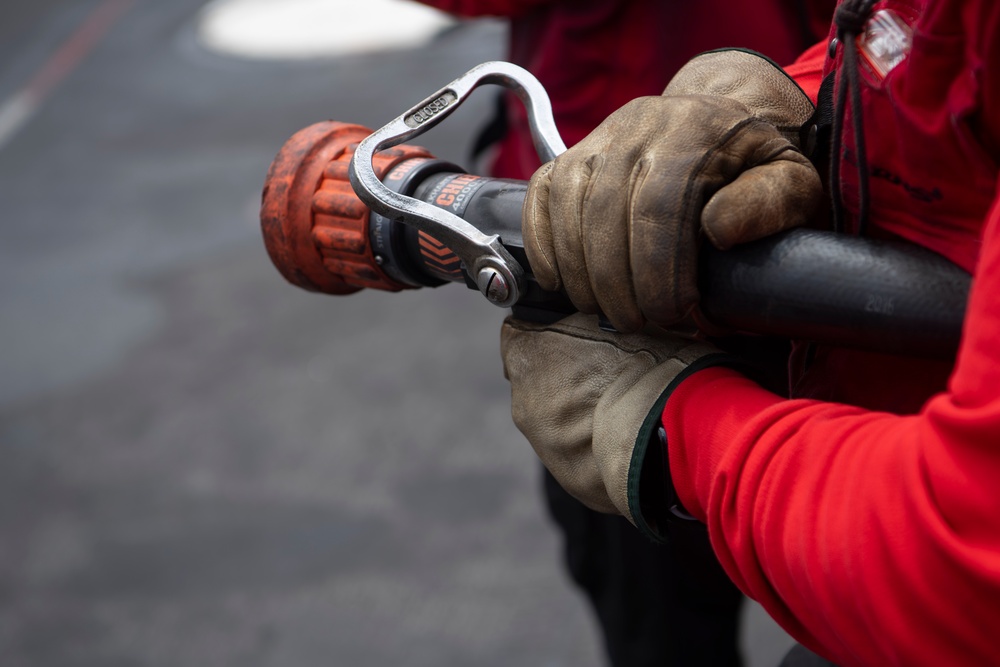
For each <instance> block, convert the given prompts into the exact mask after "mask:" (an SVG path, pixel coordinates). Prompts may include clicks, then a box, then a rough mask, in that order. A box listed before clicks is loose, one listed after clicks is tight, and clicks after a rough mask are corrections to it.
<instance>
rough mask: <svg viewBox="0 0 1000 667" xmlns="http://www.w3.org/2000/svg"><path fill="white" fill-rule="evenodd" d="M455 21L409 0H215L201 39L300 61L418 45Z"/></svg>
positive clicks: (246, 54) (233, 50)
mask: <svg viewBox="0 0 1000 667" xmlns="http://www.w3.org/2000/svg"><path fill="white" fill-rule="evenodd" d="M454 23H455V19H453V18H451V17H450V16H448V15H447V14H444V13H443V12H439V11H438V10H436V9H433V8H431V7H427V6H426V5H421V4H418V3H416V2H412V1H410V0H280V2H279V1H277V0H215V1H214V2H212V3H210V4H209V5H207V6H206V7H205V8H204V9H203V10H202V12H201V15H200V17H199V21H198V39H199V41H200V42H201V44H202V45H203V46H205V47H206V48H208V49H211V50H213V51H218V52H221V53H226V54H229V55H233V56H238V57H242V58H252V59H269V60H301V59H310V58H324V57H333V56H342V55H347V54H352V53H370V52H373V51H389V50H394V49H405V48H415V47H419V46H421V45H423V44H426V43H427V42H429V41H430V40H431V39H432V38H433V37H434V35H436V34H437V33H438V32H440V31H441V30H442V29H444V28H446V27H448V26H450V25H453V24H454Z"/></svg>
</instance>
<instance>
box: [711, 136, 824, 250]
mask: <svg viewBox="0 0 1000 667" xmlns="http://www.w3.org/2000/svg"><path fill="white" fill-rule="evenodd" d="M822 197H823V185H822V183H821V182H820V178H819V174H818V173H817V172H816V169H815V168H814V167H813V166H812V164H810V162H809V160H807V159H806V158H805V157H804V156H802V155H801V154H800V153H798V152H796V151H794V150H792V149H791V148H789V149H788V150H786V151H784V152H782V153H781V154H780V155H778V156H777V158H776V159H773V160H771V161H768V162H765V163H763V164H760V165H758V166H756V167H753V168H751V169H749V170H747V171H744V172H743V173H742V174H740V175H739V177H737V178H736V180H734V181H733V182H731V183H729V184H728V185H726V186H725V187H723V188H721V189H720V190H718V191H717V192H716V193H715V194H714V195H713V196H712V197H711V198H710V199H709V200H708V202H707V203H706V204H705V207H704V208H703V209H702V213H701V226H702V229H703V231H704V232H705V236H706V237H707V238H708V240H709V241H710V242H711V243H712V245H714V246H715V247H716V248H719V249H720V250H727V249H729V248H731V247H733V246H734V245H738V244H740V243H748V242H750V241H754V240H757V239H759V238H763V237H765V236H770V235H771V234H775V233H777V232H780V231H783V230H785V229H791V228H793V227H799V226H802V225H805V224H808V223H809V222H810V221H811V220H812V219H813V217H814V216H815V215H816V211H817V209H818V207H819V203H820V201H821V200H822Z"/></svg>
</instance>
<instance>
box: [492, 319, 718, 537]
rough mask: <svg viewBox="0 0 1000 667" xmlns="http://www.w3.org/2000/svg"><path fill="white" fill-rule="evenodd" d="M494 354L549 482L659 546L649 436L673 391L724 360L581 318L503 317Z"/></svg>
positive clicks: (679, 342) (654, 456)
mask: <svg viewBox="0 0 1000 667" xmlns="http://www.w3.org/2000/svg"><path fill="white" fill-rule="evenodd" d="M500 351H501V354H502V356H503V364H504V377H506V378H507V379H508V380H509V381H510V386H511V413H512V415H513V417H514V423H515V424H516V425H517V428H518V429H519V430H520V431H521V433H523V434H524V435H525V437H526V438H527V439H528V442H530V443H531V446H532V447H533V448H534V450H535V452H536V453H537V454H538V457H539V458H540V459H541V460H542V463H544V464H545V467H546V468H548V469H549V472H551V473H552V475H553V476H554V477H555V478H556V481H558V482H559V484H560V485H562V487H563V488H564V489H566V491H568V492H569V493H570V495H572V496H573V497H575V498H576V499H577V500H579V501H580V502H582V503H583V504H584V505H586V506H587V507H590V508H591V509H594V510H597V511H599V512H606V513H611V514H621V515H622V516H624V517H625V518H626V519H628V520H629V521H631V522H632V524H633V525H635V526H636V527H638V528H639V529H640V530H642V531H643V532H644V533H646V534H647V535H649V536H650V537H653V538H654V539H657V540H659V541H662V540H663V536H662V525H663V523H664V522H663V521H662V520H661V519H660V517H659V514H660V512H662V511H665V510H666V509H667V506H666V502H665V499H664V493H665V491H666V483H667V480H666V479H665V477H664V466H663V461H662V458H661V457H662V456H663V454H664V452H663V451H662V447H660V446H659V445H658V444H657V445H656V446H654V447H649V446H648V444H649V442H650V437H651V436H652V435H654V434H655V432H656V428H657V427H658V426H659V425H660V413H661V412H662V410H663V406H664V404H665V403H666V401H667V397H668V396H669V394H670V391H672V390H673V388H674V387H675V386H676V385H677V384H679V383H680V381H681V380H683V379H684V378H685V377H687V376H688V375H689V374H690V373H692V372H694V371H695V370H699V369H701V368H707V367H708V366H712V365H718V364H721V363H723V362H725V361H727V360H729V359H730V358H729V356H728V355H725V354H723V353H721V352H719V351H718V350H717V349H716V348H714V347H712V346H710V345H706V344H704V343H700V342H695V341H691V340H687V339H683V338H679V337H664V338H654V337H651V336H647V335H643V334H618V333H611V332H607V331H603V330H601V329H600V328H599V327H598V325H597V318H596V317H594V316H591V315H584V314H582V313H576V314H574V315H570V316H569V317H567V318H566V319H563V320H561V321H559V322H556V323H555V324H548V325H543V324H535V323H532V322H525V321H521V320H515V319H513V318H511V317H508V318H507V319H506V320H505V321H504V324H503V327H502V329H501V333H500Z"/></svg>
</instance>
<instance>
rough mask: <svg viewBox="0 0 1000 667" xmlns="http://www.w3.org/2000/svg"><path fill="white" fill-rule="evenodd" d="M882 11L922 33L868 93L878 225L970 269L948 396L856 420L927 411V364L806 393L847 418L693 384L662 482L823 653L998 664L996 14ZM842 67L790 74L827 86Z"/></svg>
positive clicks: (881, 367) (736, 384) (849, 661)
mask: <svg viewBox="0 0 1000 667" xmlns="http://www.w3.org/2000/svg"><path fill="white" fill-rule="evenodd" d="M886 7H891V8H894V9H895V10H896V11H897V12H898V13H899V14H900V15H902V16H905V17H907V20H908V21H909V22H910V23H911V25H912V26H913V29H914V31H913V44H912V50H911V51H910V53H909V56H908V57H907V58H906V59H905V60H904V61H903V62H902V63H901V64H899V65H898V66H897V67H896V68H895V69H893V70H892V71H891V72H890V73H889V74H888V75H887V76H886V77H885V79H884V80H882V81H879V80H878V79H877V77H874V76H872V75H871V73H869V72H865V73H864V77H863V79H864V81H863V84H862V89H863V97H864V123H865V127H866V128H867V131H866V132H865V136H866V139H867V145H868V164H869V170H870V174H871V188H872V190H871V191H872V207H871V212H872V220H871V223H870V224H871V225H873V229H872V233H873V234H875V235H887V236H888V235H895V236H900V237H903V238H906V239H909V240H911V241H915V242H917V243H920V244H922V245H925V246H927V247H930V248H931V249H933V250H936V251H938V252H940V253H942V254H944V255H945V256H947V257H949V258H951V259H952V260H954V261H956V262H958V263H959V264H961V265H963V266H965V267H966V268H968V269H969V270H972V271H974V275H975V280H974V287H973V291H972V295H971V299H970V303H969V307H968V312H967V316H966V321H965V327H964V334H963V340H962V344H961V349H960V352H959V356H958V360H957V362H956V363H955V364H954V368H953V370H952V371H951V373H950V377H949V379H948V380H947V386H946V387H944V386H942V388H941V391H940V393H937V394H936V395H934V396H932V397H929V400H927V401H926V403H925V404H923V406H922V407H920V406H919V405H914V406H913V408H912V409H911V410H906V409H899V410H897V409H894V410H892V411H883V412H877V411H872V410H870V409H865V408H863V407H856V406H857V405H866V404H867V405H870V404H873V403H879V402H887V403H893V402H894V400H893V398H894V397H895V396H905V397H907V398H906V400H904V401H901V402H902V403H905V402H907V401H908V400H909V399H910V398H914V397H917V396H919V395H920V391H921V390H922V389H921V390H916V391H910V386H909V385H910V383H911V381H912V380H919V379H920V377H918V376H919V373H914V371H913V369H914V368H917V369H920V368H922V367H921V366H920V365H919V364H912V363H910V362H907V361H906V360H900V359H892V358H891V357H885V356H882V357H875V356H874V355H869V356H868V357H865V358H866V360H867V361H872V363H870V364H859V363H858V362H859V360H860V359H861V358H862V355H857V354H855V353H850V352H847V351H832V352H831V354H830V355H827V356H826V357H825V359H820V360H819V368H820V371H821V372H819V373H817V374H816V375H815V376H814V378H813V379H814V380H817V381H816V382H815V383H814V384H813V385H812V386H813V388H815V387H820V388H823V389H826V390H829V391H831V392H832V393H833V394H835V395H837V396H839V397H841V400H843V401H844V402H841V403H833V402H822V401H815V400H785V399H782V398H781V397H779V396H776V395H774V394H771V393H769V392H767V391H765V390H764V389H762V388H760V387H759V386H757V385H755V384H754V383H753V382H751V381H749V380H747V379H746V378H744V377H743V376H741V375H739V374H737V373H735V372H733V371H730V370H727V369H721V368H716V369H709V370H705V371H701V372H699V373H696V374H695V375H693V376H691V377H690V378H689V379H688V380H686V381H685V382H684V383H682V384H681V385H680V387H679V388H678V389H677V390H676V391H675V392H674V393H673V394H672V396H671V397H670V400H669V401H668V403H667V405H666V408H665V410H664V413H663V422H664V425H665V427H666V429H667V438H668V448H669V459H670V467H671V472H672V476H673V480H674V483H675V485H676V487H677V491H678V494H679V496H680V498H681V500H682V501H683V502H684V504H685V506H686V507H687V508H688V509H689V511H691V512H692V514H694V515H695V516H696V517H698V518H700V519H702V520H704V521H705V522H706V523H707V524H708V527H709V534H710V536H711V539H712V544H713V546H714V548H715V550H716V553H717V554H718V556H719V558H720V560H721V562H722V564H723V566H724V568H725V569H726V571H727V572H728V573H729V575H730V576H731V577H732V578H733V580H734V581H735V582H736V583H737V585H738V586H739V587H740V588H741V589H742V590H743V591H744V592H746V593H747V594H748V595H750V596H751V597H753V598H754V599H756V600H758V601H760V602H761V604H763V605H764V607H765V608H766V609H767V610H768V612H770V614H771V615H772V616H773V617H775V618H776V619H777V620H778V622H779V623H781V625H782V626H783V627H785V628H786V629H787V630H788V631H789V632H790V633H791V634H792V635H793V636H795V637H796V638H797V639H798V640H799V641H801V642H802V643H804V644H806V645H807V646H809V647H810V648H812V649H813V650H815V651H817V652H819V653H821V654H824V655H826V656H828V657H830V658H831V659H833V660H835V661H837V662H838V663H840V664H843V665H853V664H863V665H924V664H926V665H988V664H1000V638H998V636H997V632H998V630H1000V197H998V192H1000V189H998V187H997V185H998V183H997V178H998V170H997V163H998V160H1000V3H996V2H994V1H993V0H964V1H963V0H924V1H920V0H913V1H911V2H880V3H878V4H877V5H876V9H881V8H886ZM842 51H843V49H842V48H840V49H838V61H836V62H831V61H827V62H823V56H822V54H823V53H825V52H826V49H825V46H824V47H823V48H822V49H821V50H820V49H817V50H813V51H811V52H810V53H809V54H808V57H807V58H806V59H805V60H803V61H800V62H799V63H797V64H796V65H795V66H794V67H791V68H789V71H790V72H791V73H793V74H794V75H795V76H797V77H802V80H803V81H807V82H812V84H813V87H815V84H816V83H817V82H818V81H819V78H820V76H821V74H822V73H823V72H829V71H831V70H832V69H833V68H834V67H839V54H840V53H842ZM848 122H849V121H848ZM844 136H845V149H846V156H847V157H846V158H845V160H844V163H843V165H842V167H843V169H842V174H843V178H844V180H845V186H844V191H845V195H846V197H845V199H846V204H847V206H848V208H849V209H850V210H855V208H856V204H857V202H856V197H854V193H855V192H856V182H857V179H856V167H855V166H854V165H853V164H852V162H851V160H850V159H849V158H850V155H851V151H852V150H853V141H852V139H851V132H850V129H849V126H848V128H847V129H845V132H844ZM914 289H919V285H915V286H914ZM831 355H832V357H833V358H831ZM838 355H840V356H839V358H838ZM845 369H846V370H845ZM927 373H933V371H927ZM824 382H825V383H826V384H825V387H824V386H823V385H824ZM935 382H936V380H935V379H934V378H930V379H928V380H927V382H926V383H925V384H926V385H928V386H931V385H933V384H935ZM845 387H846V389H845ZM873 387H876V388H877V390H875V389H873ZM886 397H888V398H889V399H890V400H888V401H886V400H885V399H886ZM855 399H856V400H855ZM847 403H853V404H854V405H853V406H852V405H848V404H847Z"/></svg>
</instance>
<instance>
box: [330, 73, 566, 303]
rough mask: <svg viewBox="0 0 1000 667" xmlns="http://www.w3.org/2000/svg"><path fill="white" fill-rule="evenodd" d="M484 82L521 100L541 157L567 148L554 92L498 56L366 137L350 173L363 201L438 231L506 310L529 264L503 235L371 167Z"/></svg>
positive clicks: (515, 297)
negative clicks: (408, 191) (409, 191)
mask: <svg viewBox="0 0 1000 667" xmlns="http://www.w3.org/2000/svg"><path fill="white" fill-rule="evenodd" d="M483 84H496V85H499V86H503V87H504V88H508V89H510V90H512V91H514V92H515V93H516V94H517V96H518V97H519V98H520V99H521V101H522V102H524V105H525V108H526V109H527V112H528V122H529V126H530V128H531V136H532V139H533V140H534V144H535V150H536V151H537V152H538V156H539V157H540V158H541V159H542V161H543V162H548V161H550V160H552V159H554V158H555V157H556V156H557V155H559V154H560V153H562V152H564V151H565V150H566V145H565V144H564V143H563V140H562V138H561V137H560V136H559V132H558V130H557V129H556V123H555V119H554V118H553V116H552V104H551V103H550V102H549V96H548V94H547V93H546V92H545V89H544V88H543V87H542V85H541V84H540V83H539V82H538V79H536V78H535V77H534V76H533V75H532V74H531V73H530V72H528V71H527V70H525V69H523V68H521V67H518V66H517V65H514V64H511V63H507V62H501V61H493V62H486V63H483V64H481V65H477V66H476V67H473V68H472V69H471V70H469V71H468V72H466V73H465V74H463V75H462V76H460V77H458V78H457V79H455V80H454V81H452V82H451V83H449V84H448V85H447V86H445V87H444V88H442V89H441V90H439V91H437V92H436V93H434V94H433V95H431V96H430V97H428V98H427V99H425V100H423V101H422V102H420V103H419V104H417V105H415V106H414V107H412V108H411V109H409V110H408V111H406V112H404V113H403V114H402V115H400V116H399V117H397V118H396V119H394V120H392V121H390V122H389V123H387V124H386V125H384V126H383V127H381V128H380V129H378V130H376V131H375V132H373V133H372V134H371V135H370V136H368V137H367V138H366V139H364V140H363V141H362V142H361V143H360V144H358V147H357V149H356V150H355V152H354V157H353V158H352V160H351V165H350V168H349V170H348V175H349V177H350V180H351V186H352V187H353V188H354V192H355V193H356V194H357V195H358V197H359V198H360V199H361V201H363V202H364V203H365V204H367V205H368V206H369V207H370V208H371V209H372V210H373V211H375V212H376V213H379V214H381V215H383V216H385V217H386V218H388V219H390V220H395V221H399V222H402V223H404V224H407V225H410V226H412V227H416V228H417V229H420V230H422V231H425V232H427V233H428V234H431V235H432V236H434V237H435V238H436V239H437V240H439V241H440V242H441V243H443V244H444V245H445V246H447V247H448V248H449V249H451V251H452V252H454V253H455V255H457V256H458V258H459V259H460V260H461V261H462V263H463V264H464V265H465V271H466V273H467V274H468V275H469V276H470V277H471V278H472V279H473V280H474V281H475V282H476V284H477V285H478V286H479V290H480V291H481V292H482V293H483V294H484V295H485V296H486V298H487V299H488V300H489V301H490V302H491V303H494V304H496V305H498V306H501V307H504V308H506V307H509V306H512V305H513V304H514V303H516V302H517V301H518V299H519V298H520V296H521V293H522V292H523V289H524V269H523V268H522V267H521V265H520V264H518V262H517V260H515V259H514V258H513V256H511V254H510V253H509V252H508V251H507V249H506V248H504V247H503V245H502V244H501V243H500V238H499V237H498V236H496V235H493V236H488V235H486V234H483V233H482V232H480V231H479V230H478V229H476V228H475V227H473V226H472V225H471V224H469V223H468V222H466V221H465V220H463V219H462V218H460V217H459V216H457V215H455V214H453V213H450V212H448V211H445V210H443V209H440V208H437V207H436V206H433V205H431V204H428V203H426V202H422V201H418V200H416V199H414V198H413V197H407V196H405V195H401V194H399V193H396V192H393V191H392V190H390V189H389V188H387V187H386V186H385V185H383V184H382V182H381V181H380V180H379V179H378V177H377V176H376V175H375V170H374V168H373V167H372V160H373V158H374V157H375V153H376V152H377V151H380V150H383V149H385V148H391V147H392V146H397V145H399V144H401V143H403V142H406V141H409V140H410V139H412V138H414V137H417V136H419V135H421V134H423V133H424V132H426V131H427V130H428V129H430V128H432V127H434V126H435V125H437V124H438V123H440V122H441V121H442V120H444V119H445V118H447V117H448V116H449V115H451V113H452V112H453V111H454V110H455V109H457V108H458V107H459V106H460V105H461V104H462V102H464V101H465V100H466V99H467V98H468V97H469V95H470V94H471V93H472V91H473V90H475V89H476V88H478V87H479V86H481V85H483Z"/></svg>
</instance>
